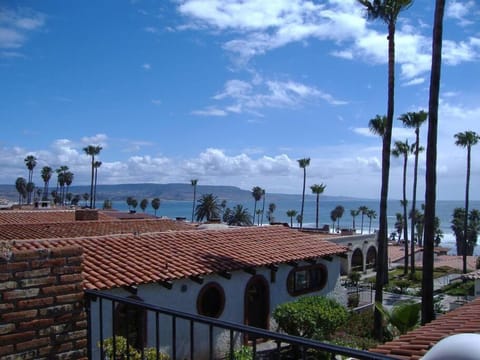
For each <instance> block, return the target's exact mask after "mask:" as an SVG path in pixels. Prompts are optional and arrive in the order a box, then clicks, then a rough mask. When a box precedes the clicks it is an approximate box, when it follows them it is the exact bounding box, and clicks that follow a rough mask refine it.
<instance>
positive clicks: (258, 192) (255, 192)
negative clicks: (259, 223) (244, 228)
mask: <svg viewBox="0 0 480 360" xmlns="http://www.w3.org/2000/svg"><path fill="white" fill-rule="evenodd" d="M262 195H263V189H262V188H261V187H260V186H254V187H253V188H252V196H253V198H254V199H255V205H254V207H253V219H252V223H253V224H255V214H257V202H258V201H259V200H260V199H261V198H262Z"/></svg>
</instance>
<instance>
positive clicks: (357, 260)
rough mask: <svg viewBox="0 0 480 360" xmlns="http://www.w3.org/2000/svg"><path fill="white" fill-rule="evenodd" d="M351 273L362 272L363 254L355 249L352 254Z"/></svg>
mask: <svg viewBox="0 0 480 360" xmlns="http://www.w3.org/2000/svg"><path fill="white" fill-rule="evenodd" d="M351 270H352V271H363V253H362V250H360V249H359V248H356V249H355V250H354V251H353V254H352V269H351Z"/></svg>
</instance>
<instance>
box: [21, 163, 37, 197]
mask: <svg viewBox="0 0 480 360" xmlns="http://www.w3.org/2000/svg"><path fill="white" fill-rule="evenodd" d="M23 161H24V162H25V166H26V167H27V169H28V180H27V184H28V183H33V169H34V168H35V166H37V158H36V157H35V156H33V155H28V156H27V157H26V158H25V159H24V160H23ZM30 188H31V186H30ZM31 202H32V191H28V198H27V203H28V204H30V203H31Z"/></svg>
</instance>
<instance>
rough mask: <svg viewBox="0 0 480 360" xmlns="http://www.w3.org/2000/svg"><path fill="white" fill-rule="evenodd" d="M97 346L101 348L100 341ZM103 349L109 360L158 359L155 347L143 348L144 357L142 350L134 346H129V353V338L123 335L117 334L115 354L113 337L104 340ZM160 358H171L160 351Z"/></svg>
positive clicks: (165, 359) (161, 359)
mask: <svg viewBox="0 0 480 360" xmlns="http://www.w3.org/2000/svg"><path fill="white" fill-rule="evenodd" d="M97 346H98V347H99V348H100V347H101V344H100V342H98V343H97ZM103 351H104V353H105V359H108V360H125V359H127V358H128V359H131V360H155V359H157V349H155V348H146V349H144V350H143V354H144V356H143V359H142V355H141V353H140V351H138V350H137V349H135V348H134V347H133V346H131V345H130V346H129V347H128V353H127V339H126V338H124V337H123V336H115V356H114V354H113V337H112V338H108V339H105V340H103ZM127 355H128V356H127ZM158 359H159V360H169V359H170V356H168V355H167V354H165V353H162V352H160V353H159V358H158Z"/></svg>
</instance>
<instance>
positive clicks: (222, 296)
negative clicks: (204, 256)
mask: <svg viewBox="0 0 480 360" xmlns="http://www.w3.org/2000/svg"><path fill="white" fill-rule="evenodd" d="M210 289H215V290H217V291H218V293H219V295H220V299H219V300H220V306H219V309H218V311H217V312H216V313H215V314H214V315H210V314H206V313H204V312H203V304H204V301H205V299H204V297H205V294H206V293H207V292H208V291H209V290H210ZM225 302H226V299H225V291H224V290H223V287H222V285H220V284H219V283H217V282H214V281H212V282H209V283H207V284H205V285H204V286H203V287H202V288H201V289H200V291H199V292H198V295H197V313H198V314H199V315H202V316H208V317H211V318H214V319H218V318H219V317H220V316H222V314H223V311H224V310H225Z"/></svg>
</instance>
